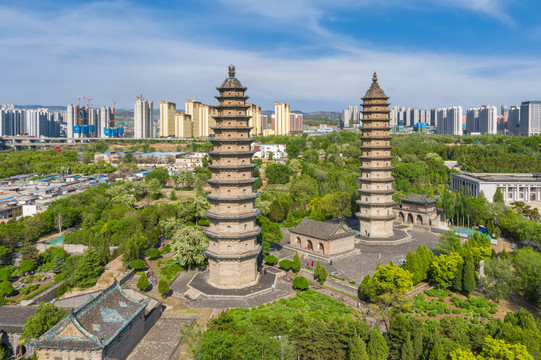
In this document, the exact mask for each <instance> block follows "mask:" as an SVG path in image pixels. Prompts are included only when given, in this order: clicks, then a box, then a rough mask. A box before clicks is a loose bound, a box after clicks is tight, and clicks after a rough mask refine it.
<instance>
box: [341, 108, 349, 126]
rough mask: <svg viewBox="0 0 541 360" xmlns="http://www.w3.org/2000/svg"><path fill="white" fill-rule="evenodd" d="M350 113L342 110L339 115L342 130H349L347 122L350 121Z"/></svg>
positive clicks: (347, 110)
mask: <svg viewBox="0 0 541 360" xmlns="http://www.w3.org/2000/svg"><path fill="white" fill-rule="evenodd" d="M350 118H351V116H350V112H349V109H344V110H342V112H341V113H340V127H341V128H342V129H344V128H349V121H350Z"/></svg>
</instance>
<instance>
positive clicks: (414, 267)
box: [404, 251, 424, 284]
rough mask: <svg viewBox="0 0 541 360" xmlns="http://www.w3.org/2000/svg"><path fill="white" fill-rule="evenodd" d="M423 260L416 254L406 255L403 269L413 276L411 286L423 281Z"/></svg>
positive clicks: (409, 252) (409, 253)
mask: <svg viewBox="0 0 541 360" xmlns="http://www.w3.org/2000/svg"><path fill="white" fill-rule="evenodd" d="M423 267H424V266H423V260H422V259H421V256H420V255H419V254H417V253H412V252H411V251H408V254H407V255H406V263H405V264H404V269H405V270H408V271H409V272H410V273H412V274H413V277H412V279H411V280H412V282H413V284H418V283H419V282H421V281H422V280H424V279H423Z"/></svg>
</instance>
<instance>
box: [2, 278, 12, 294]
mask: <svg viewBox="0 0 541 360" xmlns="http://www.w3.org/2000/svg"><path fill="white" fill-rule="evenodd" d="M14 292H15V289H14V288H13V285H11V282H10V281H7V280H6V281H2V282H1V283H0V297H4V296H11V295H12V294H13V293H14Z"/></svg>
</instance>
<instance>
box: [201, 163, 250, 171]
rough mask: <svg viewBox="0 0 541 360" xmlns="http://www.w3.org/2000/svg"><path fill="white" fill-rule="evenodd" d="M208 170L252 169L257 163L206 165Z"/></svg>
mask: <svg viewBox="0 0 541 360" xmlns="http://www.w3.org/2000/svg"><path fill="white" fill-rule="evenodd" d="M207 167H208V168H209V169H210V170H242V169H253V168H255V167H257V164H246V165H214V164H210V165H207Z"/></svg>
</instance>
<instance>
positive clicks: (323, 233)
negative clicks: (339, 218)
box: [289, 218, 356, 240]
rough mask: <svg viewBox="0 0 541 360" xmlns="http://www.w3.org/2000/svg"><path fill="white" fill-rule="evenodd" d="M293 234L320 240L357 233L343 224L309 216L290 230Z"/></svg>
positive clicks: (340, 237) (334, 238)
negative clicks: (313, 218) (309, 217)
mask: <svg viewBox="0 0 541 360" xmlns="http://www.w3.org/2000/svg"><path fill="white" fill-rule="evenodd" d="M289 231H290V232H292V233H293V234H299V235H304V236H308V237H311V238H316V239H320V240H337V239H343V238H345V237H348V236H352V235H355V233H356V232H355V231H353V230H349V229H347V228H345V227H344V226H342V225H341V224H333V223H328V222H323V221H316V220H312V219H308V218H304V219H302V221H301V222H300V224H299V225H297V226H296V227H294V228H293V229H290V230H289Z"/></svg>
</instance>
